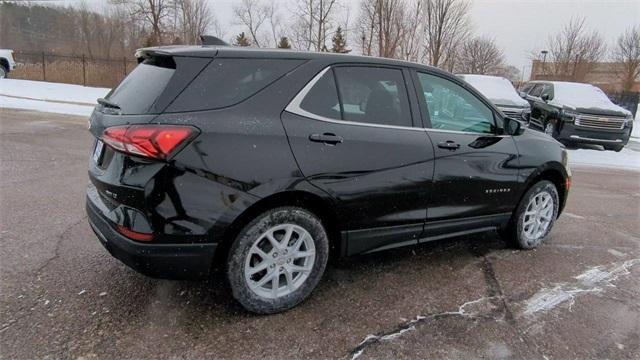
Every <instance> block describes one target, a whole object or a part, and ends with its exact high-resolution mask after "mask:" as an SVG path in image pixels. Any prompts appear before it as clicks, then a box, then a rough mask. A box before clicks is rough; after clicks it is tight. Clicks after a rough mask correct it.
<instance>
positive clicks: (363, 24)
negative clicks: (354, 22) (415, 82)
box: [359, 0, 408, 58]
mask: <svg viewBox="0 0 640 360" xmlns="http://www.w3.org/2000/svg"><path fill="white" fill-rule="evenodd" d="M405 14H406V4H405V1H404V0H363V1H362V2H361V3H360V21H359V30H360V31H361V32H362V40H363V53H364V54H366V55H376V56H381V57H389V58H395V57H404V54H401V53H400V52H401V51H400V48H401V43H402V42H403V39H404V38H405V35H406V34H407V30H408V28H407V23H406V21H405Z"/></svg>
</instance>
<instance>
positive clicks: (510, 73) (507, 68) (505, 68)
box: [491, 64, 522, 84]
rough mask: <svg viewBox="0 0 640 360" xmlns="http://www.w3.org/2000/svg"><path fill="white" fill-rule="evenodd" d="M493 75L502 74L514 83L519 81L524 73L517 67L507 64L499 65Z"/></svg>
mask: <svg viewBox="0 0 640 360" xmlns="http://www.w3.org/2000/svg"><path fill="white" fill-rule="evenodd" d="M491 75H496V76H502V77H503V78H506V79H509V81H511V82H512V83H514V84H516V83H519V82H520V79H521V77H522V73H521V72H520V70H519V69H518V68H517V67H515V66H513V65H506V64H503V65H500V66H498V67H497V68H496V69H495V71H493V72H492V73H491Z"/></svg>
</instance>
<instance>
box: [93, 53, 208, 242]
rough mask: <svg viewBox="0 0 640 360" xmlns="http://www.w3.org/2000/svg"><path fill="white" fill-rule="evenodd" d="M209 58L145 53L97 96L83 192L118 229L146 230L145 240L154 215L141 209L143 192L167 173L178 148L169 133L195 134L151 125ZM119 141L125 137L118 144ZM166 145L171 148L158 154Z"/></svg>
mask: <svg viewBox="0 0 640 360" xmlns="http://www.w3.org/2000/svg"><path fill="white" fill-rule="evenodd" d="M212 59H213V57H212V56H209V57H185V56H170V55H168V54H162V53H158V52H144V53H143V54H142V57H141V58H139V64H138V66H137V67H136V68H135V69H134V70H133V71H132V72H131V73H130V74H129V75H128V76H127V77H126V78H125V79H124V80H123V81H122V82H121V83H120V84H119V85H118V87H116V88H115V89H113V90H112V91H111V92H109V94H107V96H106V97H105V98H104V99H99V100H98V105H97V106H96V108H95V110H94V111H93V114H92V115H91V118H90V128H89V129H90V132H91V134H93V136H94V137H95V138H96V140H95V142H94V146H93V149H92V155H91V158H90V161H89V177H90V179H91V183H92V185H91V186H90V187H89V190H88V191H87V195H88V197H89V199H90V200H91V204H92V205H93V206H94V208H95V209H94V210H96V211H98V212H99V213H102V215H103V216H104V217H107V218H108V219H109V220H111V222H112V223H113V224H114V225H115V226H116V227H117V228H118V229H121V228H124V229H125V230H123V231H133V233H130V234H136V233H137V234H143V235H144V234H147V235H144V236H143V235H141V236H143V238H144V239H146V238H149V235H148V234H149V233H152V232H153V231H152V228H153V227H152V226H151V224H150V222H149V221H148V220H147V219H149V218H150V217H151V215H152V214H150V213H148V210H145V209H146V208H147V206H146V205H148V204H146V198H145V192H147V191H151V189H150V188H149V187H150V186H151V185H152V184H153V181H152V179H153V178H154V177H155V176H156V175H157V174H158V173H159V172H161V171H166V170H164V169H165V168H166V165H167V162H166V161H167V160H170V159H169V156H170V153H175V151H178V150H179V149H178V147H176V146H175V144H171V143H170V142H169V143H168V142H167V136H174V135H178V136H180V135H181V134H182V133H181V131H182V130H184V129H185V128H186V129H187V132H188V134H187V135H185V138H183V139H182V140H184V139H189V138H193V136H196V135H197V129H191V130H193V131H191V130H190V128H189V127H186V126H183V127H180V126H171V125H168V126H160V125H157V124H149V123H150V122H151V121H153V119H154V118H156V117H157V116H158V115H159V114H161V113H162V111H163V110H164V109H165V108H166V107H167V106H169V104H171V102H172V101H173V100H174V99H175V98H176V97H177V96H178V95H179V94H180V93H181V92H182V91H183V90H184V89H185V88H186V87H187V85H188V84H189V83H190V82H191V81H192V80H193V79H194V78H195V77H196V76H197V75H198V74H199V73H200V72H201V71H202V69H204V68H205V67H206V66H207V64H209V63H210V62H211V60H212ZM147 124H149V125H147ZM167 131H168V132H169V133H167ZM189 131H191V132H189ZM136 136H137V137H136ZM144 137H146V138H144ZM114 139H115V140H114ZM118 139H123V140H122V142H121V143H119V142H118ZM127 141H132V142H133V144H134V145H135V146H129V145H131V143H127ZM136 141H137V143H136ZM169 141H171V140H169ZM122 144H125V145H122ZM172 145H173V146H172ZM123 146H124V147H127V146H129V147H127V148H126V149H124V148H123ZM167 147H171V149H174V150H175V151H172V152H171V151H170V152H166V153H162V150H163V149H166V148H167ZM116 149H120V151H117V150H116ZM123 150H126V151H123ZM154 151H155V153H154ZM150 184H151V185H150ZM121 233H122V231H121ZM130 234H129V235H130ZM129 235H127V236H129ZM141 239H142V238H141Z"/></svg>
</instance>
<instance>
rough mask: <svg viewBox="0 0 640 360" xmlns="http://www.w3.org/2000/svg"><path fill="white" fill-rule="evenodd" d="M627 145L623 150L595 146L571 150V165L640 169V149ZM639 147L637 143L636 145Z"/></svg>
mask: <svg viewBox="0 0 640 360" xmlns="http://www.w3.org/2000/svg"><path fill="white" fill-rule="evenodd" d="M631 146H632V145H627V146H626V147H625V148H624V149H622V151H620V152H615V151H604V150H600V149H597V148H596V147H595V146H594V147H593V148H588V149H574V150H569V165H571V166H575V165H577V166H596V167H606V168H614V169H628V170H637V171H640V151H639V150H636V149H631ZM635 148H637V145H636V146H635Z"/></svg>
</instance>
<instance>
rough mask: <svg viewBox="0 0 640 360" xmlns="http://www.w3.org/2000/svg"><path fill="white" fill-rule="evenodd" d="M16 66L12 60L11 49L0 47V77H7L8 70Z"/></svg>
mask: <svg viewBox="0 0 640 360" xmlns="http://www.w3.org/2000/svg"><path fill="white" fill-rule="evenodd" d="M15 67H16V62H15V61H14V60H13V50H9V49H0V79H4V78H6V77H7V74H9V72H10V71H12V70H13V69H14V68H15Z"/></svg>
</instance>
